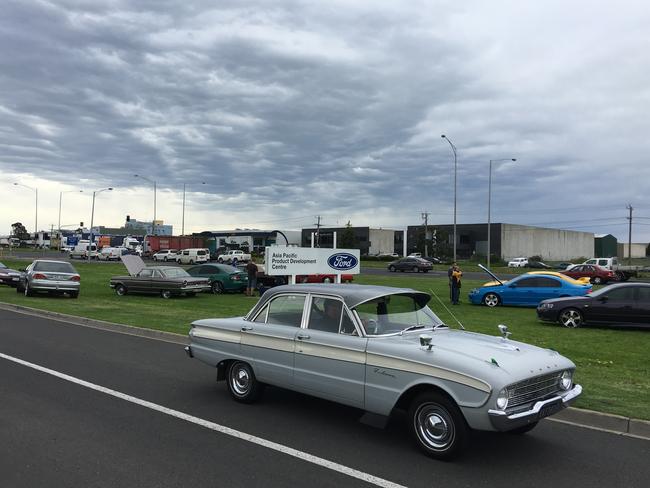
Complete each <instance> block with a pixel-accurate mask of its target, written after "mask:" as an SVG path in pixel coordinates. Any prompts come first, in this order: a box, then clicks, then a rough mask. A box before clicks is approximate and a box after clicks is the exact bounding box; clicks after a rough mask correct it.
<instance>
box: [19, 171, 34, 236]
mask: <svg viewBox="0 0 650 488" xmlns="http://www.w3.org/2000/svg"><path fill="white" fill-rule="evenodd" d="M14 185H16V186H22V187H24V188H29V189H30V190H34V192H35V193H36V204H35V211H36V216H35V217H34V239H38V235H37V234H38V188H34V187H32V186H27V185H23V184H22V183H14Z"/></svg>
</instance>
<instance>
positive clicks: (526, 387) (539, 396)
mask: <svg viewBox="0 0 650 488" xmlns="http://www.w3.org/2000/svg"><path fill="white" fill-rule="evenodd" d="M561 376H562V371H557V372H555V373H551V374H545V375H541V376H535V377H533V378H529V379H527V380H524V381H520V382H519V383H515V384H513V385H510V386H509V387H508V397H509V398H508V411H513V410H520V409H523V408H521V407H527V406H528V405H530V404H532V403H535V402H536V401H539V400H544V399H546V398H549V397H551V396H554V395H555V394H557V393H558V392H559V391H560V377H561Z"/></svg>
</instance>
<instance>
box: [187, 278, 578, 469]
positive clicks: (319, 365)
mask: <svg viewBox="0 0 650 488" xmlns="http://www.w3.org/2000/svg"><path fill="white" fill-rule="evenodd" d="M430 298H431V297H430V296H429V295H428V294H427V293H422V292H419V291H415V290H411V289H407V288H392V287H380V286H365V285H338V284H329V285H322V284H315V285H309V284H301V285H285V286H278V287H275V288H272V289H270V290H268V291H267V292H266V293H264V295H263V296H262V298H261V299H260V300H259V302H258V303H257V304H256V305H255V306H254V307H253V309H252V310H251V311H250V312H249V313H248V314H247V315H246V316H245V317H235V318H230V319H204V320H198V321H196V322H194V323H192V327H191V330H190V333H189V339H190V343H189V346H187V347H186V352H187V353H188V355H189V356H190V357H194V358H197V359H199V360H200V361H202V362H205V363H206V364H208V365H210V366H212V367H216V369H217V379H218V380H226V384H227V387H228V390H229V393H230V395H231V396H232V397H233V398H234V399H235V400H236V401H239V402H243V403H249V402H252V401H254V400H256V399H257V398H258V397H259V395H260V393H261V392H262V390H263V387H264V386H265V385H274V386H278V387H282V388H288V389H291V390H296V391H299V392H302V393H306V394H309V395H314V396H317V397H320V398H324V399H327V400H332V401H335V402H339V403H342V404H345V405H350V406H353V407H357V408H360V409H364V410H366V411H367V412H370V413H373V414H378V415H381V416H385V417H388V416H390V415H391V414H392V413H393V412H394V411H396V410H404V411H407V412H408V418H409V426H410V427H409V428H410V432H411V434H412V437H413V439H414V441H415V443H416V445H417V446H418V447H419V448H420V449H421V450H422V451H424V453H426V454H427V455H429V456H431V457H434V458H439V459H450V458H452V457H454V456H455V455H457V454H459V453H460V452H461V451H462V448H463V446H464V445H465V444H466V442H467V441H468V438H469V434H470V431H471V429H477V430H492V431H510V432H515V433H524V432H527V431H529V430H531V429H532V428H533V427H535V425H536V424H537V422H538V421H539V420H540V419H542V418H544V417H547V416H549V415H552V414H554V413H556V412H558V411H559V410H561V409H563V408H564V407H566V406H568V405H569V404H570V403H571V402H573V401H574V400H575V398H576V397H578V396H579V395H580V393H581V392H582V388H581V387H580V385H575V384H573V381H572V378H573V373H574V370H575V365H574V364H573V363H572V362H571V361H570V360H568V359H567V358H565V357H563V356H562V355H560V354H559V353H558V352H556V351H553V350H550V349H542V348H539V347H535V346H531V345H528V344H524V343H522V342H517V341H513V340H511V339H509V337H508V336H509V335H510V333H509V332H508V331H507V327H505V326H499V330H500V332H501V336H497V337H495V336H488V335H483V334H477V333H472V332H467V331H464V330H453V329H451V328H450V327H448V326H447V325H445V324H444V323H443V322H442V321H441V320H440V319H439V318H438V317H437V316H436V315H435V314H434V313H433V312H432V311H431V310H430V309H429V307H428V306H427V303H428V302H429V300H430Z"/></svg>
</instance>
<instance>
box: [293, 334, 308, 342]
mask: <svg viewBox="0 0 650 488" xmlns="http://www.w3.org/2000/svg"><path fill="white" fill-rule="evenodd" d="M296 337H297V338H298V339H300V340H301V341H302V340H304V339H309V336H308V335H307V334H298V335H297V336H296Z"/></svg>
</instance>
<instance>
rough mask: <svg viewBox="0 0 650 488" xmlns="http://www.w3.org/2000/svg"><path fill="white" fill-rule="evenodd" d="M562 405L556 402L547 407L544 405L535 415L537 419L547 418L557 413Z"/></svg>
mask: <svg viewBox="0 0 650 488" xmlns="http://www.w3.org/2000/svg"><path fill="white" fill-rule="evenodd" d="M562 408H563V405H562V401H561V400H558V401H557V402H554V403H551V404H549V405H544V406H543V407H542V408H541V409H540V411H539V414H538V415H537V418H539V419H543V418H545V417H549V416H551V415H553V414H556V413H558V412H559V411H560V410H562Z"/></svg>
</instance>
